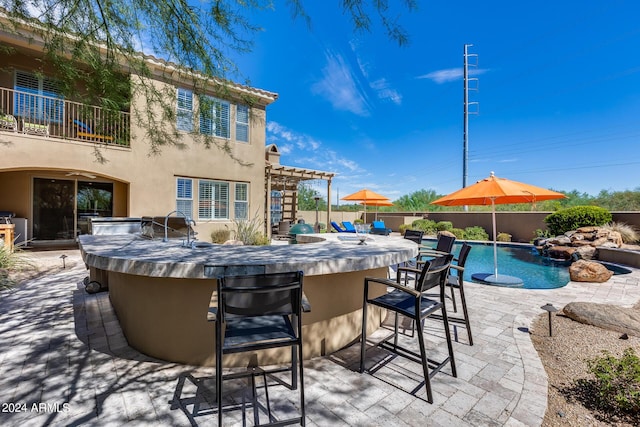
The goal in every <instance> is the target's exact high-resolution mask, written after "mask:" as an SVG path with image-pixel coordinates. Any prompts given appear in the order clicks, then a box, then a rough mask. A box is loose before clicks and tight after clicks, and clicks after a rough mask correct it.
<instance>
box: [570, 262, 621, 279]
mask: <svg viewBox="0 0 640 427" xmlns="http://www.w3.org/2000/svg"><path fill="white" fill-rule="evenodd" d="M611 276H613V271H610V270H608V269H607V267H605V266H604V265H602V264H600V263H599V262H595V261H586V260H583V259H581V260H578V261H576V262H574V263H573V264H571V265H570V266H569V277H570V279H571V281H573V282H595V283H604V282H606V281H607V280H609V279H610V278H611Z"/></svg>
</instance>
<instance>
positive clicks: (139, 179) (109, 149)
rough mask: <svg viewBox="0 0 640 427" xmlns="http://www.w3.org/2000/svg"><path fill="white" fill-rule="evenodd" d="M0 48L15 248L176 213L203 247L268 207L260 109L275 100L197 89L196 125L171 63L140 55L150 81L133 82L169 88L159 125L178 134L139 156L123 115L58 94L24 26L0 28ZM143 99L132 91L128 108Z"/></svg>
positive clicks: (1, 113) (135, 131)
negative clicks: (100, 224) (97, 225)
mask: <svg viewBox="0 0 640 427" xmlns="http://www.w3.org/2000/svg"><path fill="white" fill-rule="evenodd" d="M0 44H2V45H4V46H10V47H12V50H11V52H9V53H7V52H5V50H4V49H2V50H0V64H1V65H0V189H2V190H1V193H0V211H8V212H14V213H15V216H16V218H22V220H19V219H17V220H16V224H18V225H17V226H16V227H17V228H18V229H17V230H16V233H18V234H23V235H21V236H19V237H18V240H21V239H25V238H26V239H29V240H32V242H33V244H37V243H45V244H52V243H65V242H66V243H70V242H73V241H75V239H76V237H77V235H78V234H82V233H87V232H88V223H89V219H90V218H92V217H96V216H99V217H143V216H165V215H166V214H167V213H169V212H171V211H174V210H176V209H177V210H180V211H182V212H184V213H185V214H186V215H188V216H189V217H191V218H192V219H193V220H194V221H195V223H196V226H195V229H196V231H197V232H198V237H199V238H201V239H202V240H209V235H210V234H211V232H212V231H213V230H215V229H220V228H225V227H231V226H232V224H233V222H234V221H235V220H239V219H249V218H252V217H253V216H255V215H256V214H257V215H259V216H262V215H264V214H265V212H267V211H268V206H267V204H268V201H267V197H265V189H266V188H267V182H266V181H267V176H268V175H267V174H265V125H266V107H267V106H268V105H269V104H271V103H272V102H274V101H275V100H276V99H277V97H278V95H277V94H276V93H273V92H269V91H266V90H261V89H257V88H253V87H248V86H245V85H240V84H236V83H230V82H214V83H209V84H208V86H207V87H206V88H205V95H208V96H209V97H208V100H209V101H210V102H209V103H208V104H207V105H210V107H207V108H213V109H214V111H213V113H214V114H213V115H210V116H208V117H204V116H202V113H200V114H198V113H197V112H196V111H197V110H196V109H195V107H194V106H195V104H196V103H197V102H199V100H201V99H202V98H201V97H199V96H198V94H195V93H194V91H193V90H192V89H191V88H190V85H189V84H187V82H186V81H182V80H181V79H180V77H179V76H180V73H176V72H175V71H176V69H178V66H177V65H176V64H173V63H170V62H166V61H163V60H159V59H157V58H155V57H152V56H145V57H144V58H145V61H146V62H147V64H148V66H149V68H150V70H151V72H152V73H151V77H145V78H144V79H147V80H150V81H147V83H152V84H154V85H157V86H158V87H160V88H162V89H169V90H170V91H173V93H174V94H175V109H176V120H175V123H170V124H168V125H169V126H175V129H177V131H178V132H180V133H182V134H183V136H184V137H183V138H182V139H181V142H182V144H181V145H180V146H173V145H167V146H163V147H162V148H161V152H160V153H159V154H150V145H149V141H148V137H147V133H146V131H144V130H143V129H142V128H141V127H140V126H139V123H137V118H136V116H135V115H134V114H132V111H131V107H129V108H123V109H122V111H121V112H119V113H118V114H107V112H106V111H104V110H102V109H101V108H99V107H97V106H93V105H86V104H80V103H77V102H75V101H74V100H73V99H68V98H65V97H63V95H62V94H61V92H59V91H58V90H57V87H56V76H55V73H54V72H53V68H52V67H50V66H49V65H48V64H47V62H46V60H45V56H44V54H43V44H42V43H41V42H39V41H38V39H37V38H33V36H32V34H29V29H28V28H25V29H24V32H21V33H20V35H18V36H17V35H15V34H10V33H8V32H2V31H0ZM126 78H129V79H132V80H133V79H143V77H140V76H135V75H131V74H129V75H127V76H126ZM220 85H224V86H225V90H224V91H221V90H219V89H220V88H219V87H218V86H220ZM191 86H192V85H191ZM79 90H81V88H79ZM132 93H133V92H132ZM220 93H223V94H224V96H223V97H222V96H221V95H220ZM247 99H251V102H250V103H248V102H247ZM144 102H145V100H144V99H140V98H138V97H136V95H133V94H132V95H131V99H130V104H129V105H131V106H135V105H136V104H138V105H140V104H142V103H144ZM249 104H250V105H249ZM198 115H200V117H197V116H198ZM211 117H213V118H211ZM198 133H206V134H208V135H210V136H212V137H213V138H216V139H217V140H218V141H219V142H220V143H222V144H227V146H228V149H229V153H226V152H224V151H223V150H221V149H219V148H217V147H215V146H212V147H210V148H206V147H204V146H203V144H201V143H198V142H197V141H196V139H195V138H193V137H192V136H193V135H196V134H198ZM232 157H235V158H236V159H242V161H241V162H239V161H234V160H233V159H232ZM267 215H268V214H267ZM265 219H266V218H265ZM265 228H266V227H265Z"/></svg>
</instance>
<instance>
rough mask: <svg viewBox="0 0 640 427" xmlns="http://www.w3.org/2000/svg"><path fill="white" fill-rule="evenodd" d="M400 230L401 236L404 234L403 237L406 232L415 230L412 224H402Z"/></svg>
mask: <svg viewBox="0 0 640 427" xmlns="http://www.w3.org/2000/svg"><path fill="white" fill-rule="evenodd" d="M398 229H399V230H400V234H402V235H403V236H404V232H405V231H406V230H413V229H412V228H411V224H400V227H399V228H398Z"/></svg>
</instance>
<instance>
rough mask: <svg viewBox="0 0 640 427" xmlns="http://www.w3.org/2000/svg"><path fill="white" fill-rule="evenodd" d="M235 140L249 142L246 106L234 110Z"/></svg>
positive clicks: (239, 106) (247, 110) (247, 109)
mask: <svg viewBox="0 0 640 427" xmlns="http://www.w3.org/2000/svg"><path fill="white" fill-rule="evenodd" d="M236 140H237V141H241V142H249V107H247V106H246V105H238V107H237V108H236Z"/></svg>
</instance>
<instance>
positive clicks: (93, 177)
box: [67, 172, 96, 179]
mask: <svg viewBox="0 0 640 427" xmlns="http://www.w3.org/2000/svg"><path fill="white" fill-rule="evenodd" d="M67 176H84V177H85V178H89V179H95V178H96V176H95V175H93V174H90V173H88V172H69V173H67Z"/></svg>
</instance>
